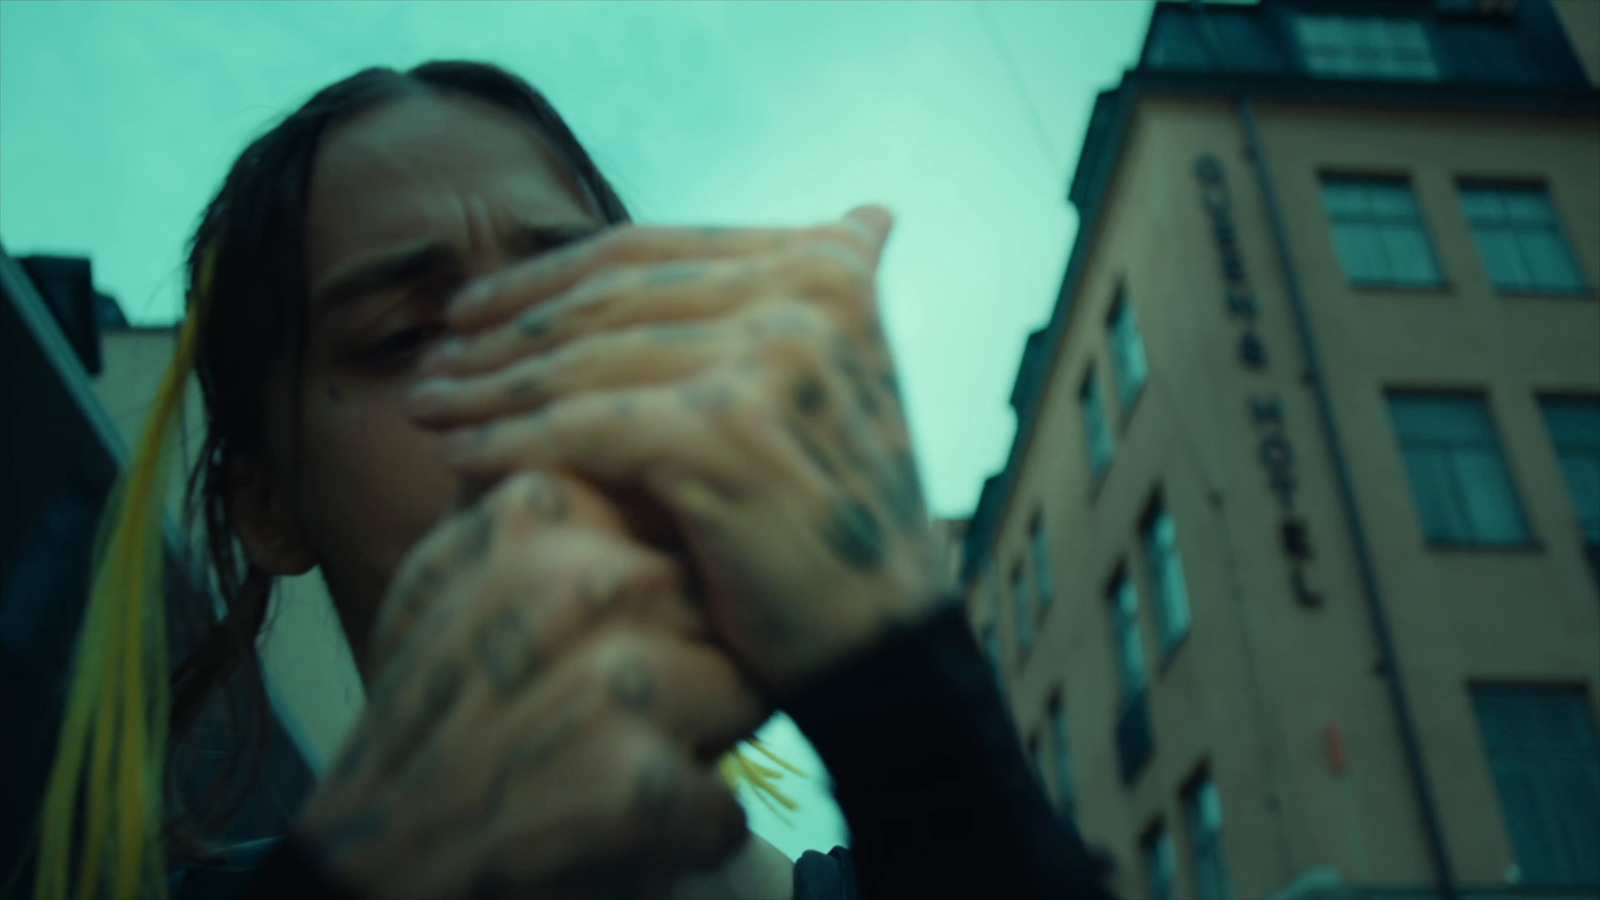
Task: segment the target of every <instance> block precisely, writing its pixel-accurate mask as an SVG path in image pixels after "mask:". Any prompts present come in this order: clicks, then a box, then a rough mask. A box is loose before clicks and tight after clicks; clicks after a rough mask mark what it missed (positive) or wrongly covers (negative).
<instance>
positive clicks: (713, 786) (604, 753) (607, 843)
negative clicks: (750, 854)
mask: <svg viewBox="0 0 1600 900" xmlns="http://www.w3.org/2000/svg"><path fill="white" fill-rule="evenodd" d="M621 734H622V735H626V734H627V732H626V731H622V732H621ZM593 743H595V744H598V741H596V742H593ZM590 756H591V760H590V761H589V763H588V765H586V766H583V767H581V768H579V767H576V766H574V767H571V768H572V769H573V770H574V771H573V774H572V775H571V776H570V777H569V778H568V779H567V780H568V782H569V785H567V786H563V787H564V788H565V789H560V788H557V789H555V790H552V788H554V787H555V786H554V785H551V784H550V783H549V782H548V781H544V780H541V781H542V782H543V783H539V782H534V781H533V780H532V779H529V780H528V781H526V782H524V783H517V782H512V783H510V784H509V786H508V790H507V793H506V804H507V806H508V807H511V808H514V809H518V810H524V811H526V813H525V814H523V815H515V814H507V815H505V816H503V817H502V823H503V824H501V826H500V827H499V828H498V829H497V833H496V836H497V838H498V841H497V843H498V844H499V847H500V852H499V853H497V854H495V856H494V857H493V858H491V860H490V861H489V865H490V866H491V867H492V868H493V869H495V870H496V871H499V872H502V873H504V875H505V877H507V878H508V879H510V880H512V881H524V882H525V881H527V880H532V879H539V878H540V876H541V875H545V874H546V873H551V872H555V873H559V874H557V875H556V877H555V878H554V879H552V880H551V882H548V883H550V885H551V891H552V895H554V896H568V894H567V893H566V892H567V891H569V890H577V889H581V886H583V885H594V884H595V883H597V882H598V883H602V884H603V883H606V882H607V881H608V880H613V879H614V878H615V876H616V874H617V873H618V872H627V873H632V874H634V875H643V874H646V873H649V872H651V871H660V870H662V869H676V868H679V867H684V866H699V865H710V864H713V863H716V862H719V861H721V860H723V859H725V858H727V857H728V856H729V855H731V854H732V853H733V852H734V851H735V850H737V849H738V848H739V847H740V846H742V845H743V843H744V841H745V840H746V835H747V834H748V830H749V824H748V820H747V819H746V817H745V813H744V809H743V808H742V807H741V806H740V805H739V801H738V799H737V798H736V797H735V796H734V794H733V791H732V790H731V789H730V788H729V786H728V785H727V783H726V782H725V781H723V780H722V778H721V777H720V775H719V774H718V773H717V772H716V770H715V768H714V767H712V766H704V765H699V764H696V763H695V762H693V761H692V760H690V759H689V758H688V757H687V756H685V755H684V754H682V753H681V752H679V751H677V750H676V749H675V748H672V747H671V745H670V744H668V743H667V742H666V741H664V740H661V739H659V738H656V739H654V740H652V739H650V738H649V737H648V736H644V737H639V738H635V739H633V740H627V739H626V738H625V737H619V738H617V739H613V740H612V741H611V742H610V743H609V745H608V746H607V745H600V746H593V748H592V751H591V753H590ZM613 883H614V881H613ZM610 896H618V895H616V894H612V895H610Z"/></svg>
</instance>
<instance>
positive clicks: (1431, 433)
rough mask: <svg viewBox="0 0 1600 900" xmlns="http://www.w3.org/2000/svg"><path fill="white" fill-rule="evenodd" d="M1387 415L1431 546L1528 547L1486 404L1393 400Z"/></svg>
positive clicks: (1466, 399)
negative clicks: (1523, 545)
mask: <svg viewBox="0 0 1600 900" xmlns="http://www.w3.org/2000/svg"><path fill="white" fill-rule="evenodd" d="M1389 412H1390V414H1391V415H1392V416H1393V417H1394V430H1395V433H1396V434H1397V435H1398V436H1399V439H1400V450H1401V452H1402V453H1403V454H1404V455H1405V462H1406V472H1407V474H1409V475H1410V478H1411V492H1412V494H1413V495H1414V496H1415V497H1416V501H1417V512H1418V514H1419V515H1420V516H1421V518H1422V530H1423V533H1424V534H1425V535H1426V536H1427V538H1428V540H1429V541H1434V542H1438V543H1445V544H1491V545H1492V544H1524V543H1527V542H1528V541H1529V540H1530V536H1529V534H1528V527H1527V524H1526V522H1525V520H1524V519H1523V515H1522V507H1521V506H1520V505H1519V504H1518V503H1517V497H1516V493H1515V491H1514V490H1513V489H1512V487H1511V474H1510V473H1509V472H1507V471H1506V463H1505V459H1504V458H1503V457H1502V456H1501V454H1500V444H1499V441H1498V440H1497V439H1496V438H1495V434H1494V427H1493V426H1492V425H1491V424H1490V422H1489V408H1488V406H1487V404H1485V403H1484V400H1483V398H1482V397H1481V396H1471V395H1449V394H1412V393H1391V394H1390V395H1389Z"/></svg>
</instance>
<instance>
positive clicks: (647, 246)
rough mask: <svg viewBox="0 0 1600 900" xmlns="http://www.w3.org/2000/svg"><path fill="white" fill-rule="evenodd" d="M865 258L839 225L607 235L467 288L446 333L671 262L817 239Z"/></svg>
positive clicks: (629, 229) (625, 230) (631, 229)
mask: <svg viewBox="0 0 1600 900" xmlns="http://www.w3.org/2000/svg"><path fill="white" fill-rule="evenodd" d="M819 240H821V241H832V242H837V243H842V244H844V245H846V246H848V247H851V248H853V249H855V250H856V251H858V252H859V253H861V254H862V255H863V257H865V255H866V254H868V253H869V252H871V250H872V248H871V245H870V244H869V243H865V242H863V233H862V232H861V231H860V230H859V229H856V228H855V227H853V226H846V225H844V224H843V223H838V222H835V223H829V224H827V225H822V226H819V227H815V228H648V227H639V226H634V225H624V226H620V227H617V228H614V229H609V230H607V231H606V232H604V233H602V234H601V235H599V236H598V237H596V238H593V239H591V240H587V241H583V242H581V243H578V244H575V245H573V246H571V247H568V248H565V249H563V250H561V251H559V252H557V253H553V254H547V255H544V256H540V257H536V258H534V259H530V260H528V261H526V262H524V263H520V264H518V265H515V266H512V267H510V268H508V269H506V270H504V271H501V272H498V273H496V274H494V275H491V276H489V277H487V278H484V279H482V280H480V281H478V282H475V283H474V284H472V285H470V286H469V287H468V288H467V289H466V290H465V291H463V292H462V293H461V294H460V295H459V296H458V297H456V298H455V299H454V300H453V301H452V302H451V304H450V306H449V308H448V309H447V311H446V317H447V319H448V321H449V322H450V325H451V326H452V327H453V328H456V329H458V330H461V331H468V332H471V331H478V330H482V329H484V328H487V327H489V326H491V325H494V324H497V323H499V322H503V321H505V320H507V319H509V318H511V317H513V316H515V315H517V314H519V313H520V312H522V311H523V310H525V309H527V308H529V307H530V306H532V305H533V304H535V303H537V302H539V301H540V300H543V299H547V298H551V297H554V296H556V295H557V294H560V293H562V292H564V291H567V290H570V289H571V288H573V287H574V286H576V285H577V284H579V283H580V282H582V281H584V280H585V279H587V278H589V277H590V276H592V275H594V274H595V273H597V272H600V271H601V270H603V269H609V268H612V267H615V266H619V265H633V266H642V265H646V264H654V263H667V262H677V261H706V260H729V259H737V258H742V257H750V256H755V255H758V254H766V253H773V252H776V251H780V250H784V249H788V248H793V247H796V246H800V245H803V244H806V243H811V242H816V241H819Z"/></svg>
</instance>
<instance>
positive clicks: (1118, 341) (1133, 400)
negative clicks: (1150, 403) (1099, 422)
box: [1106, 283, 1150, 427]
mask: <svg viewBox="0 0 1600 900" xmlns="http://www.w3.org/2000/svg"><path fill="white" fill-rule="evenodd" d="M1130 316H1131V317H1132V319H1131V321H1132V324H1131V325H1130V326H1128V327H1129V329H1130V330H1131V332H1132V334H1133V338H1134V340H1135V341H1136V342H1137V343H1138V348H1139V365H1140V368H1141V372H1140V375H1139V384H1138V385H1137V386H1135V387H1134V388H1133V390H1131V391H1130V390H1129V389H1128V386H1127V369H1126V367H1125V366H1124V364H1123V362H1124V354H1123V352H1122V350H1123V347H1124V342H1123V340H1122V338H1121V336H1120V333H1121V324H1122V323H1123V322H1126V321H1130V319H1129V317H1130ZM1138 317H1139V313H1138V310H1136V309H1134V308H1133V304H1132V303H1130V302H1128V288H1127V284H1126V283H1123V284H1119V285H1118V286H1117V292H1116V294H1115V295H1114V296H1113V297H1112V300H1111V308H1110V309H1109V310H1108V311H1107V312H1106V337H1107V343H1109V344H1110V345H1111V370H1112V372H1111V374H1112V376H1113V377H1114V379H1115V381H1116V391H1117V417H1118V421H1119V423H1121V424H1122V425H1123V426H1124V427H1125V426H1126V423H1127V421H1128V419H1129V418H1130V417H1131V416H1132V415H1133V411H1134V409H1135V408H1136V407H1137V406H1138V405H1139V399H1140V398H1141V397H1143V396H1144V389H1145V385H1147V384H1149V383H1150V354H1149V352H1148V350H1147V347H1146V345H1145V340H1144V332H1142V331H1140V330H1139V325H1138Z"/></svg>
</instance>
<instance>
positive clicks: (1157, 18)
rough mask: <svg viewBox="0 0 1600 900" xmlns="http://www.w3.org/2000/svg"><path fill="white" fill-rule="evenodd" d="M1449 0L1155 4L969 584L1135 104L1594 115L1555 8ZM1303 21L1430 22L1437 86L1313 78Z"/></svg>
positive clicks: (1102, 134)
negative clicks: (1317, 17)
mask: <svg viewBox="0 0 1600 900" xmlns="http://www.w3.org/2000/svg"><path fill="white" fill-rule="evenodd" d="M1486 8H1488V7H1486V6H1485V5H1484V4H1481V3H1477V4H1465V3H1461V2H1452V0H1431V2H1430V0H1340V2H1329V0H1262V2H1261V3H1259V4H1256V5H1232V4H1229V5H1218V4H1196V3H1184V4H1180V3H1170V2H1163V3H1157V4H1156V6H1155V10H1154V12H1153V13H1152V14H1151V19H1150V26H1149V28H1148V30H1147V31H1146V33H1145V43H1144V48H1143V50H1142V51H1141V52H1140V54H1139V64H1138V66H1137V67H1136V68H1134V69H1131V70H1129V71H1128V72H1126V73H1124V74H1123V77H1122V81H1121V82H1120V83H1119V84H1118V85H1117V87H1116V88H1114V89H1112V90H1109V91H1103V92H1101V93H1100V95H1099V97H1098V98H1096V100H1095V104H1094V111H1093V112H1092V113H1091V114H1090V118H1089V127H1088V128H1087V129H1086V131H1085V134H1084V141H1083V148H1082V150H1081V152H1080V153H1079V155H1078V165H1077V169H1076V171H1075V172H1074V173H1073V176H1072V184H1071V187H1070V189H1069V190H1068V193H1067V199H1068V201H1069V202H1071V203H1072V205H1073V206H1075V207H1076V208H1077V209H1078V213H1079V216H1078V234H1077V237H1076V238H1075V240H1074V241H1073V245H1072V252H1071V254H1070V255H1069V256H1068V260H1067V271H1066V274H1065V277H1064V278H1063V279H1062V282H1061V289H1060V292H1059V293H1058V295H1057V298H1056V305H1055V308H1054V310H1053V311H1052V313H1051V315H1050V319H1049V321H1048V322H1047V323H1046V324H1045V326H1044V327H1043V328H1040V329H1039V330H1037V331H1035V332H1033V333H1032V334H1030V335H1028V340H1027V344H1026V346H1025V348H1024V349H1023V354H1022V362H1021V365H1020V366H1019V367H1018V371H1017V380H1016V383H1015V384H1014V385H1013V387H1012V390H1011V406H1012V408H1013V409H1014V410H1015V411H1016V414H1017V431H1016V436H1015V437H1014V438H1013V439H1012V444H1011V451H1010V453H1009V455H1008V456H1007V458H1006V464H1005V467H1004V468H1003V469H1001V470H1000V471H999V472H997V473H995V474H994V475H992V476H990V477H989V478H988V479H987V480H986V481H984V483H983V491H982V493H981V494H980V495H979V497H978V505H977V508H976V509H975V510H974V511H973V514H972V525H971V527H970V528H968V530H967V534H966V539H965V540H966V545H965V547H964V552H963V558H964V562H963V564H962V571H961V579H962V581H963V583H965V582H968V581H970V580H971V579H972V578H973V577H974V576H975V575H976V574H977V571H978V569H979V567H980V566H981V565H982V564H983V563H984V562H985V561H986V560H987V559H988V552H989V547H990V545H991V544H992V543H993V541H994V536H995V531H996V529H998V527H999V524H1000V517H1001V514H1002V513H1003V512H1004V510H1005V507H1006V503H1007V502H1008V500H1009V498H1010V495H1011V490H1012V487H1013V485H1014V483H1015V480H1016V475H1017V468H1018V466H1019V464H1020V462H1021V456H1022V453H1023V452H1024V450H1025V449H1026V447H1027V445H1028V441H1029V439H1030V438H1031V437H1032V434H1033V426H1034V421H1035V418H1036V417H1037V415H1038V408H1039V399H1040V397H1039V395H1040V392H1041V388H1042V387H1043V385H1044V383H1045V379H1046V378H1048V377H1049V373H1050V371H1051V369H1052V368H1053V367H1054V363H1055V355H1056V351H1057V349H1058V348H1059V347H1060V346H1061V339H1062V336H1063V334H1064V333H1065V331H1066V327H1067V324H1068V322H1069V320H1070V316H1071V312H1072V308H1073V301H1074V300H1075V299H1076V297H1077V293H1078V289H1079V287H1080V282H1081V281H1082V278H1083V273H1084V268H1085V266H1086V264H1087V260H1088V256H1089V252H1090V250H1091V248H1092V247H1093V244H1094V239H1095V232H1096V229H1097V226H1098V225H1099V220H1100V213H1101V211H1102V210H1101V206H1102V204H1103V202H1104V199H1105V193H1106V190H1107V188H1108V187H1109V185H1110V183H1111V178H1112V175H1113V174H1114V173H1115V171H1116V166H1117V163H1118V162H1119V161H1120V160H1121V156H1122V145H1123V140H1124V138H1125V137H1126V135H1127V129H1128V125H1129V122H1130V121H1131V118H1132V114H1133V110H1134V108H1135V106H1136V105H1137V103H1138V100H1139V99H1140V98H1141V97H1143V96H1145V95H1147V94H1160V95H1167V96H1172V95H1178V96H1183V95H1190V96H1213V97H1222V98H1227V99H1244V98H1255V99H1272V100H1282V101H1289V102H1298V103H1306V104H1319V103H1320V104H1330V105H1342V106H1352V105H1363V106H1406V107H1423V108H1433V109H1467V110H1506V111H1522V112H1548V113H1557V114H1560V113H1565V114H1577V115H1583V116H1594V115H1596V114H1600V91H1596V90H1595V89H1594V88H1593V87H1591V86H1590V85H1589V83H1588V81H1587V80H1586V79H1585V77H1584V73H1583V69H1582V66H1581V65H1580V64H1579V62H1578V60H1577V57H1576V56H1575V55H1574V54H1573V51H1572V47H1571V45H1570V43H1569V42H1568V40H1567V38H1566V34H1565V32H1564V31H1563V30H1562V28H1561V24H1560V22H1559V21H1558V20H1557V18H1556V16H1555V11H1554V10H1553V9H1552V8H1551V6H1550V4H1549V2H1548V0H1522V2H1520V3H1518V4H1516V5H1515V7H1514V8H1513V9H1512V11H1511V12H1510V13H1509V14H1490V13H1484V12H1479V11H1478V10H1480V9H1486ZM1299 13H1306V14H1318V13H1337V14H1340V15H1346V16H1361V15H1383V16H1393V17H1409V18H1412V19H1415V20H1417V21H1420V22H1421V23H1422V25H1423V28H1424V32H1425V34H1426V36H1427V39H1428V41H1429V45H1430V48H1431V50H1432V51H1433V56H1434V59H1435V62H1436V64H1437V65H1438V67H1439V72H1440V78H1439V80H1437V81H1427V82H1423V81H1388V80H1359V79H1348V78H1326V77H1316V76H1313V75H1311V74H1309V72H1308V71H1307V69H1306V67H1305V64H1304V60H1303V59H1302V58H1301V55H1300V52H1299V49H1298V45H1297V43H1296V41H1295V39H1294V37H1293V17H1294V16H1295V15H1296V14H1299Z"/></svg>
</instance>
